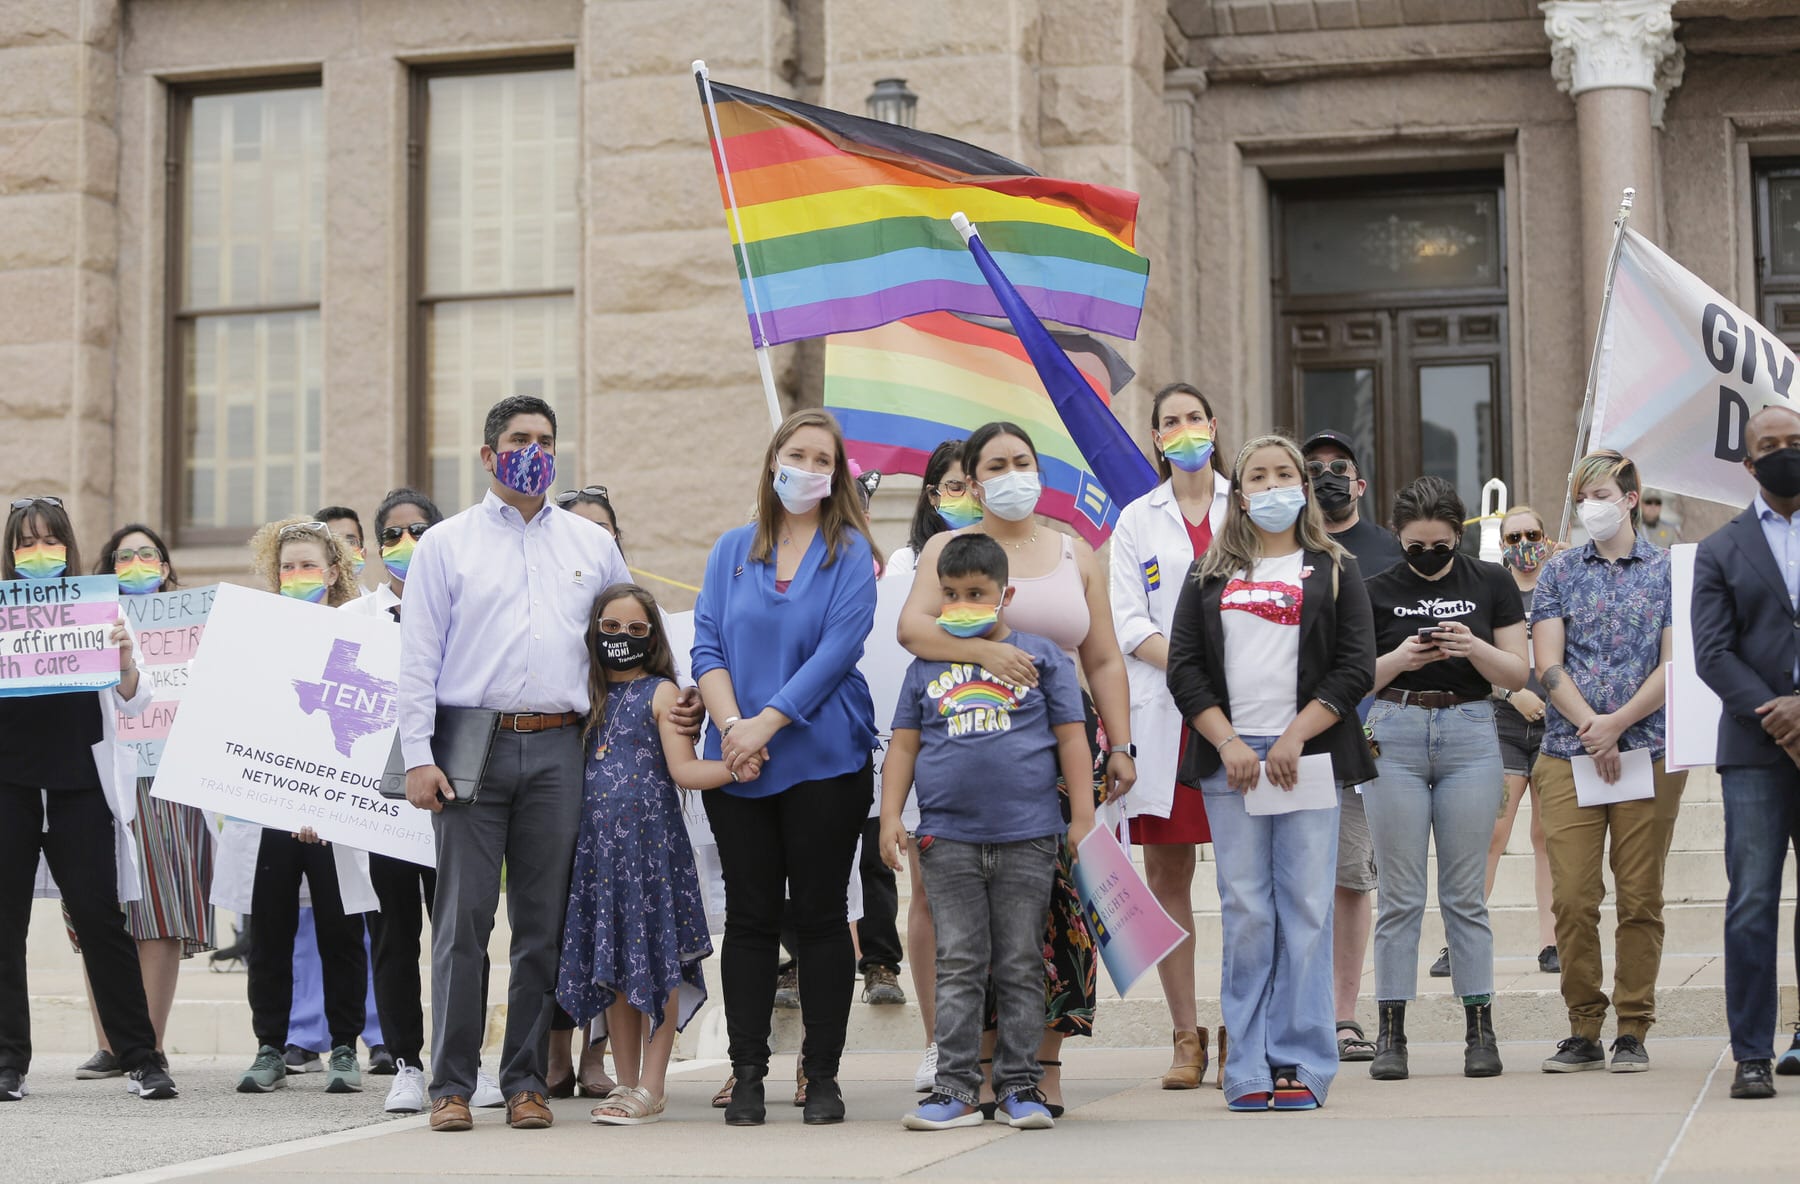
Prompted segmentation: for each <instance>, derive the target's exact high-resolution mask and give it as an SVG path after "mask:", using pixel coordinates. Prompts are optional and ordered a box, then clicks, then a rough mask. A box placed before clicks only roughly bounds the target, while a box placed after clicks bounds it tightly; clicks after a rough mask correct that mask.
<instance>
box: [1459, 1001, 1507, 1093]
mask: <svg viewBox="0 0 1800 1184" xmlns="http://www.w3.org/2000/svg"><path fill="white" fill-rule="evenodd" d="M1463 1016H1464V1023H1465V1025H1466V1035H1465V1036H1464V1040H1465V1041H1466V1042H1467V1047H1466V1048H1464V1049H1463V1076H1464V1077H1498V1076H1500V1042H1499V1040H1498V1039H1496V1038H1495V1036H1494V1005H1493V1004H1492V1003H1465V1004H1463Z"/></svg>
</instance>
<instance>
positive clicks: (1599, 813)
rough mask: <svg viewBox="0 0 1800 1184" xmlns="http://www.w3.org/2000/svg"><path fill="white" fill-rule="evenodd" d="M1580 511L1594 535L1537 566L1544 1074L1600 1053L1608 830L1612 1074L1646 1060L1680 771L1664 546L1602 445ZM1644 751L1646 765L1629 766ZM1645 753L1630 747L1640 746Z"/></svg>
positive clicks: (1613, 455)
mask: <svg viewBox="0 0 1800 1184" xmlns="http://www.w3.org/2000/svg"><path fill="white" fill-rule="evenodd" d="M1574 490H1575V501H1576V509H1577V511H1578V513H1579V514H1580V515H1581V523H1582V525H1583V526H1584V527H1586V528H1587V533H1588V539H1589V541H1588V542H1586V543H1584V544H1582V545H1581V546H1580V547H1574V548H1571V549H1569V550H1567V551H1564V552H1562V553H1561V554H1559V555H1557V556H1555V557H1554V558H1552V559H1551V560H1550V562H1549V563H1547V564H1546V565H1545V566H1544V570H1543V574H1542V575H1540V576H1539V577H1538V585H1537V593H1536V596H1535V597H1534V598H1533V601H1532V606H1531V620H1532V634H1531V643H1532V650H1533V655H1534V658H1535V662H1536V666H1537V671H1538V678H1539V680H1540V681H1542V683H1543V684H1544V688H1545V691H1546V692H1547V693H1548V696H1549V700H1550V710H1549V713H1548V716H1547V718H1546V721H1545V727H1544V748H1543V754H1542V755H1541V756H1540V757H1539V759H1538V762H1537V766H1536V769H1535V774H1536V778H1537V787H1538V802H1539V805H1540V808H1541V809H1542V810H1543V812H1544V818H1543V824H1544V836H1545V840H1546V846H1547V848H1548V851H1549V855H1550V884H1551V899H1552V902H1553V908H1554V911H1555V914H1556V950H1557V953H1558V955H1559V956H1560V957H1561V960H1562V994H1563V1002H1564V1003H1565V1004H1567V1005H1568V1009H1569V1038H1568V1039H1567V1040H1564V1041H1563V1042H1562V1043H1560V1044H1558V1045H1557V1051H1556V1053H1555V1054H1554V1055H1553V1056H1551V1057H1550V1058H1549V1059H1547V1060H1545V1061H1544V1066H1543V1067H1544V1071H1545V1072H1546V1073H1573V1072H1579V1071H1581V1070H1584V1069H1605V1068H1607V1067H1608V1065H1607V1060H1606V1050H1605V1049H1604V1048H1602V1047H1601V1044H1600V1029H1601V1026H1602V1024H1603V1023H1604V1022H1605V1019H1606V1007H1607V998H1606V992H1605V991H1604V990H1603V989H1602V973H1603V967H1602V965H1601V953H1600V902H1601V900H1602V898H1603V897H1604V895H1605V891H1606V890H1605V886H1604V885H1603V884H1602V883H1601V879H1600V868H1601V861H1602V859H1603V858H1605V852H1606V847H1607V837H1608V835H1609V833H1610V835H1611V839H1612V868H1613V877H1614V879H1615V881H1616V882H1617V885H1618V887H1617V893H1616V902H1617V907H1618V934H1617V938H1616V941H1617V951H1616V954H1615V962H1614V967H1613V995H1612V1006H1613V1010H1614V1013H1615V1015H1616V1018H1617V1020H1618V1038H1617V1039H1616V1040H1614V1041H1613V1044H1612V1054H1613V1056H1612V1064H1611V1069H1612V1071H1613V1072H1614V1073H1638V1072H1642V1071H1644V1070H1646V1069H1648V1068H1649V1067H1650V1058H1649V1056H1648V1054H1647V1053H1646V1052H1645V1051H1644V1035H1645V1033H1646V1032H1648V1031H1649V1029H1650V1025H1651V1024H1653V1023H1655V1022H1656V974H1657V970H1658V969H1659V967H1660V965H1661V962H1662V943H1663V864H1664V862H1665V860H1666V859H1667V857H1668V853H1669V842H1670V839H1671V837H1672V835H1673V833H1674V829H1675V815H1676V813H1677V812H1678V811H1679V810H1680V808H1681V791H1682V787H1683V785H1684V783H1685V782H1686V780H1687V774H1686V773H1671V772H1669V771H1668V770H1667V768H1666V767H1665V766H1664V763H1663V736H1664V719H1663V692H1664V682H1663V666H1664V664H1666V663H1667V662H1668V661H1669V653H1670V640H1669V638H1670V633H1669V625H1670V602H1671V588H1670V579H1669V555H1668V552H1667V551H1664V550H1662V549H1661V548H1659V547H1657V546H1655V545H1654V544H1652V543H1651V542H1650V541H1649V540H1648V539H1646V538H1644V537H1643V535H1642V534H1641V533H1640V516H1639V510H1638V501H1639V498H1640V496H1641V491H1640V487H1639V483H1638V473H1637V466H1635V465H1634V464H1632V462H1631V461H1630V460H1629V459H1627V458H1626V457H1624V456H1621V455H1620V454H1619V453H1617V452H1614V451H1611V450H1610V449H1607V450H1602V451H1599V452H1593V453H1589V454H1588V455H1587V456H1585V457H1583V458H1582V459H1581V462H1580V463H1579V464H1578V465H1577V466H1576V468H1575V476H1574ZM1639 752H1648V753H1649V756H1650V762H1651V764H1650V772H1649V773H1648V774H1647V775H1646V774H1643V773H1641V772H1640V773H1638V774H1636V775H1635V776H1634V775H1631V774H1629V773H1627V772H1626V763H1627V762H1626V759H1625V755H1626V754H1636V753H1639ZM1636 759H1641V758H1636ZM1576 761H1583V762H1591V765H1592V768H1593V771H1594V772H1595V773H1596V774H1597V776H1598V781H1599V782H1600V783H1601V784H1602V785H1603V786H1605V787H1608V788H1609V789H1610V790H1612V791H1613V792H1608V793H1604V794H1602V795H1601V796H1603V797H1606V798H1608V799H1611V798H1615V797H1616V798H1622V799H1626V800H1619V801H1613V800H1608V801H1606V802H1604V803H1598V804H1594V805H1585V806H1584V805H1582V804H1581V802H1580V799H1579V796H1578V794H1577V791H1576V786H1575V777H1576V771H1577V770H1576V766H1575V763H1574V762H1576Z"/></svg>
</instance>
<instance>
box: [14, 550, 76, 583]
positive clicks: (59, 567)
mask: <svg viewBox="0 0 1800 1184" xmlns="http://www.w3.org/2000/svg"><path fill="white" fill-rule="evenodd" d="M13 570H14V571H16V572H18V573H19V578H20V579H22V580H54V579H55V578H56V577H57V576H60V575H62V574H63V573H64V572H65V571H68V570H69V549H68V548H67V547H65V546H63V545H62V544H61V543H33V544H31V546H29V547H14V548H13Z"/></svg>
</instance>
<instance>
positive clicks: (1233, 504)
mask: <svg viewBox="0 0 1800 1184" xmlns="http://www.w3.org/2000/svg"><path fill="white" fill-rule="evenodd" d="M1261 448H1279V449H1281V450H1282V451H1283V452H1285V453H1286V454H1287V456H1288V459H1289V460H1291V461H1293V462H1294V469H1295V471H1297V472H1298V473H1299V474H1300V487H1301V488H1302V489H1304V490H1306V505H1305V506H1304V507H1303V508H1302V509H1301V511H1300V517H1299V518H1298V519H1297V520H1296V521H1295V522H1294V538H1295V541H1297V542H1298V543H1299V544H1300V546H1301V547H1302V548H1303V549H1305V550H1308V551H1323V552H1324V553H1325V554H1326V556H1328V557H1329V558H1330V559H1331V564H1332V566H1333V567H1342V566H1343V563H1344V559H1345V558H1346V557H1347V556H1348V555H1349V554H1350V552H1348V551H1346V550H1344V548H1343V547H1342V546H1340V545H1339V544H1338V543H1337V542H1335V541H1333V539H1332V537H1331V535H1330V534H1329V533H1327V532H1326V530H1325V518H1324V515H1323V514H1321V513H1320V512H1319V501H1318V499H1317V498H1316V497H1314V496H1313V491H1312V478H1311V477H1310V476H1308V475H1307V472H1306V458H1305V457H1303V456H1301V455H1300V446H1299V445H1298V444H1296V443H1294V442H1293V441H1292V440H1290V439H1288V437H1286V436H1275V435H1270V436H1258V437H1256V438H1255V439H1254V440H1251V441H1250V442H1248V443H1247V444H1245V445H1244V446H1243V447H1242V448H1240V449H1238V454H1237V460H1236V461H1234V462H1233V463H1232V466H1231V496H1230V497H1228V498H1226V499H1225V501H1226V505H1225V523H1224V525H1222V526H1220V527H1219V532H1218V533H1217V534H1215V535H1213V540H1212V544H1211V545H1210V546H1208V547H1207V549H1206V554H1205V555H1204V556H1203V557H1201V559H1200V563H1199V564H1198V565H1197V566H1196V567H1195V569H1194V576H1195V578H1196V579H1198V580H1210V579H1213V578H1215V577H1220V576H1227V577H1228V576H1231V575H1234V574H1236V573H1237V572H1239V571H1245V572H1248V571H1250V570H1251V569H1252V568H1254V567H1255V566H1256V563H1257V561H1258V560H1259V559H1261V558H1262V532H1260V531H1259V530H1257V528H1256V523H1254V522H1252V521H1250V514H1249V512H1248V511H1247V510H1245V509H1244V507H1243V499H1244V497H1245V496H1246V495H1245V494H1244V493H1243V492H1242V489H1243V486H1242V484H1241V482H1242V479H1243V475H1244V462H1245V461H1247V460H1249V459H1250V454H1251V453H1253V452H1255V451H1257V450H1258V449H1261Z"/></svg>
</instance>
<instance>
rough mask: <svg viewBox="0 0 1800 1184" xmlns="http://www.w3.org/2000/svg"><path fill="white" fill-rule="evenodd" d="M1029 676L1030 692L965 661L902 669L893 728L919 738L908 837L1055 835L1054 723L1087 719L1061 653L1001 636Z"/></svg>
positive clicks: (1030, 636)
mask: <svg viewBox="0 0 1800 1184" xmlns="http://www.w3.org/2000/svg"><path fill="white" fill-rule="evenodd" d="M1005 644H1006V645H1011V646H1017V647H1018V648H1020V649H1022V650H1024V651H1025V652H1026V653H1027V654H1028V655H1030V657H1031V661H1032V664H1033V665H1035V666H1036V667H1037V670H1038V685H1037V686H1036V687H1026V686H1020V685H1017V684H1014V683H1008V682H1004V681H1002V680H1001V679H999V678H997V677H995V676H994V674H993V673H992V672H991V671H989V670H988V669H987V668H986V667H984V666H981V665H979V664H976V663H973V662H928V661H926V660H925V659H923V658H918V659H915V660H914V661H913V664H912V665H911V666H909V667H908V668H907V671H906V679H905V681H904V682H902V683H901V686H900V698H899V701H898V703H897V705H896V706H895V708H894V730H895V731H901V730H903V729H910V730H913V731H917V732H918V733H919V758H918V761H917V763H916V765H915V767H914V770H913V783H914V785H915V786H916V787H917V789H918V793H919V827H918V833H920V834H922V835H932V836H935V837H938V838H945V839H953V840H955V841H957V842H962V843H1016V842H1019V841H1021V840H1024V839H1036V838H1042V837H1044V836H1045V835H1054V834H1061V833H1062V830H1063V820H1062V806H1061V804H1060V802H1059V800H1058V798H1057V794H1056V778H1057V775H1058V773H1059V772H1060V768H1059V766H1058V763H1057V758H1056V735H1055V733H1054V732H1053V731H1052V729H1053V728H1055V727H1056V726H1057V725H1059V724H1072V723H1082V722H1084V721H1085V720H1086V718H1087V713H1086V710H1085V709H1084V707H1083V706H1082V702H1081V684H1080V683H1079V682H1078V681H1077V679H1076V677H1075V664H1074V663H1073V662H1071V661H1069V658H1068V655H1066V654H1064V653H1063V652H1062V651H1061V650H1059V649H1057V648H1056V647H1055V646H1054V645H1052V644H1050V642H1048V641H1046V640H1045V639H1044V638H1042V637H1039V636H1037V635H1036V634H1034V633H1020V632H1018V631H1017V630H1015V631H1013V632H1012V633H1010V634H1008V635H1007V637H1006V640H1005Z"/></svg>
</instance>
